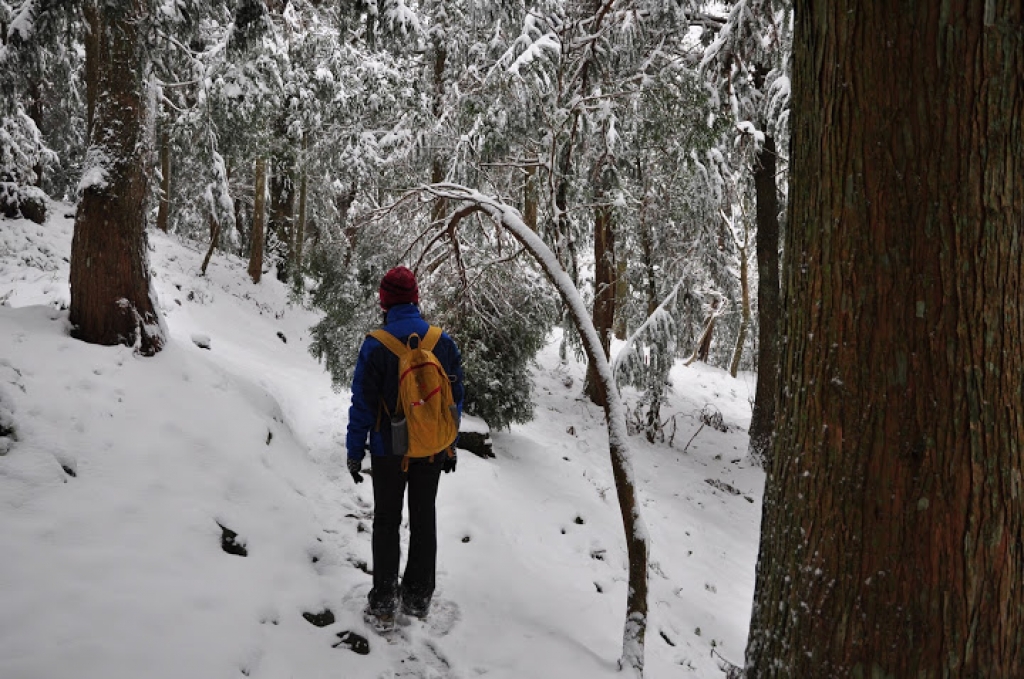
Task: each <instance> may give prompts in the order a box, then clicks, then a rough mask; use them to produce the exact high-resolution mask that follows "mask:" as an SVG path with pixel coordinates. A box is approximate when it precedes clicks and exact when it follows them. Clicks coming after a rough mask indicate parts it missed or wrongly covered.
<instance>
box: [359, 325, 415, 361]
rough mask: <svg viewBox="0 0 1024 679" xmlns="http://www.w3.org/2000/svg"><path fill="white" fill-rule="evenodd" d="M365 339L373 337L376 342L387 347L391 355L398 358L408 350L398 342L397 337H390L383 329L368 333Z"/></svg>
mask: <svg viewBox="0 0 1024 679" xmlns="http://www.w3.org/2000/svg"><path fill="white" fill-rule="evenodd" d="M367 337H373V338H374V339H376V340H377V341H378V342H380V343H381V344H383V345H384V346H385V347H387V348H388V350H389V351H391V353H393V354H394V355H395V356H398V357H399V358H401V357H402V356H404V355H405V354H406V353H407V352H408V351H409V348H408V347H407V346H405V345H404V344H402V343H401V342H399V341H398V338H397V337H395V336H394V335H392V334H391V333H390V332H388V331H387V330H384V329H383V328H378V329H377V330H374V331H373V332H371V333H368V334H367Z"/></svg>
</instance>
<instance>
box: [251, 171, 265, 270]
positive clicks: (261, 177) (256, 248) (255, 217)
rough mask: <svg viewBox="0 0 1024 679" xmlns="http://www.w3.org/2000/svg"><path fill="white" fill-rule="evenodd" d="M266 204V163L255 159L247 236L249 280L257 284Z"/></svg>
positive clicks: (261, 255) (260, 267)
mask: <svg viewBox="0 0 1024 679" xmlns="http://www.w3.org/2000/svg"><path fill="white" fill-rule="evenodd" d="M266 202H267V161H266V159H264V158H257V159H256V191H255V198H254V200H253V208H252V233H251V234H250V235H249V278H251V279H252V282H253V283H259V282H260V279H262V278H263V241H264V239H265V226H264V219H265V218H266V217H265V215H266Z"/></svg>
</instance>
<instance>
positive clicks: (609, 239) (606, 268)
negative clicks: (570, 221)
mask: <svg viewBox="0 0 1024 679" xmlns="http://www.w3.org/2000/svg"><path fill="white" fill-rule="evenodd" d="M602 197H603V196H602ZM593 322H594V329H595V330H597V335H598V337H600V338H601V349H602V350H603V351H604V356H605V358H606V359H607V357H608V355H609V353H610V351H611V336H612V326H613V324H614V323H615V225H614V220H613V218H612V209H611V207H609V206H606V205H601V206H598V207H597V209H596V210H595V213H594V320H593ZM586 392H587V397H588V398H590V400H591V401H592V402H593V403H594V404H595V405H599V406H603V405H604V403H605V400H606V398H607V395H606V394H605V390H604V384H603V382H602V381H601V379H600V376H599V375H598V374H597V372H596V366H595V365H594V364H593V363H589V364H588V366H587V382H586Z"/></svg>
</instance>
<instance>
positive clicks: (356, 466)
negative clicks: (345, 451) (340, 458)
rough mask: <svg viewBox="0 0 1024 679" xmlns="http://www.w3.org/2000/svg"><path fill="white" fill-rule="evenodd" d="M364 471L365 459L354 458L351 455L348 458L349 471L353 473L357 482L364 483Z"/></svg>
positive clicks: (353, 477)
mask: <svg viewBox="0 0 1024 679" xmlns="http://www.w3.org/2000/svg"><path fill="white" fill-rule="evenodd" d="M362 471H363V461H362V460H356V459H353V458H351V457H350V458H348V473H349V474H351V475H352V480H353V481H355V482H356V483H362V482H363V475H362V473H361V472H362Z"/></svg>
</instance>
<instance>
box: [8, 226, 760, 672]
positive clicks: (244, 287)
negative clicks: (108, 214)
mask: <svg viewBox="0 0 1024 679" xmlns="http://www.w3.org/2000/svg"><path fill="white" fill-rule="evenodd" d="M62 210H64V211H69V208H66V207H58V209H57V210H55V212H56V213H57V214H58V215H59V214H60V213H61V211H62ZM0 227H2V228H0V299H2V300H4V305H3V306H0V338H2V339H0V408H5V409H6V412H8V413H9V415H10V417H11V418H12V420H13V423H14V426H15V428H16V430H17V440H15V441H14V442H13V446H12V447H11V450H10V452H9V453H8V454H7V455H6V456H0V509H2V511H3V513H4V515H5V522H6V524H7V526H8V529H7V530H5V531H4V534H3V535H2V536H0V551H2V552H3V553H4V554H5V555H8V556H7V557H5V559H4V560H3V561H2V562H0V582H2V583H5V584H4V590H5V594H7V593H16V595H12V596H11V597H9V600H10V602H11V603H10V605H9V606H6V607H5V608H4V610H3V611H0V675H2V676H4V677H12V678H15V679H34V678H37V677H38V678H42V677H59V676H67V674H68V671H69V668H72V667H74V668H75V676H76V679H85V678H89V677H96V678H99V677H104V678H105V679H106V678H109V677H114V678H118V677H133V676H149V677H168V678H170V677H179V676H183V675H188V676H195V677H229V676H249V677H272V678H276V677H291V676H303V677H337V676H345V677H355V678H357V679H361V678H364V677H365V678H366V679H377V678H378V677H423V678H425V679H426V678H431V679H440V678H448V677H453V678H454V677H460V678H462V677H482V676H486V677H489V678H494V679H520V678H523V677H530V678H531V679H532V678H536V679H545V678H548V677H551V678H552V679H553V678H555V677H580V678H582V677H588V678H589V677H615V676H619V675H618V673H617V671H616V668H615V661H616V659H617V657H618V653H619V650H620V644H621V638H620V634H621V621H622V610H623V606H624V604H625V587H626V572H627V569H626V565H627V564H626V555H625V545H624V540H623V536H622V535H621V531H622V528H621V520H620V517H619V515H618V508H617V505H616V498H615V491H614V484H613V481H612V477H611V465H610V461H609V458H608V450H607V434H606V433H605V429H604V426H603V421H602V415H601V412H600V410H599V409H597V408H596V407H594V406H592V405H591V404H589V402H586V401H584V400H581V398H580V392H581V386H582V382H583V378H584V366H582V365H580V364H578V363H577V362H575V361H572V360H570V361H569V362H568V363H562V362H561V361H560V360H559V358H558V344H559V338H558V336H557V335H555V336H552V337H551V338H550V339H549V342H548V344H547V346H546V347H545V348H544V349H543V350H542V351H541V353H540V355H539V356H538V357H537V365H536V368H535V370H534V373H533V378H534V387H535V388H534V398H535V404H536V412H535V415H536V416H535V419H534V420H533V421H532V422H530V423H528V424H525V425H516V426H513V427H512V428H511V430H510V431H501V432H495V433H494V434H493V445H494V452H495V454H496V458H495V459H486V460H485V459H481V458H477V457H475V456H474V455H472V454H470V453H468V452H465V451H463V452H462V453H461V454H460V460H459V466H458V471H457V472H456V473H455V474H451V475H445V476H444V477H443V478H442V483H441V488H440V492H439V496H438V525H439V564H438V591H437V595H436V600H435V607H434V610H433V611H432V615H434V616H435V619H434V620H433V621H428V622H427V623H425V624H423V623H414V624H413V625H412V626H411V627H410V628H409V629H408V630H406V633H405V636H404V637H403V638H402V639H401V640H400V641H399V642H398V643H394V644H388V643H387V642H386V641H385V640H383V639H381V638H380V637H378V636H376V635H375V634H374V633H373V632H371V631H370V630H369V629H368V628H367V627H366V625H365V624H364V623H363V621H362V618H361V609H362V602H363V600H364V599H365V594H366V591H367V590H368V588H369V583H370V578H369V575H368V573H369V571H370V568H371V567H372V558H371V551H370V526H371V525H372V510H373V508H372V489H371V484H370V483H363V484H360V485H358V486H357V485H355V484H354V483H353V482H352V480H351V478H350V477H349V475H348V473H347V472H346V470H345V453H344V433H345V427H346V420H347V408H348V395H347V392H344V391H342V392H341V393H334V392H333V391H332V389H331V384H330V378H329V376H328V375H327V374H326V373H325V372H324V370H323V368H322V366H320V365H319V364H317V362H316V361H315V360H314V359H312V358H311V357H310V356H309V353H308V329H309V327H310V326H311V325H312V324H313V323H314V322H315V320H316V314H315V313H314V312H312V311H308V310H305V309H303V308H301V307H299V306H296V305H294V304H290V303H289V299H288V291H287V289H286V288H285V287H284V286H283V285H281V284H279V283H278V282H277V281H276V280H274V279H273V278H272V276H268V277H266V278H265V279H264V281H263V283H261V284H260V285H259V286H254V285H253V284H252V283H251V282H250V281H249V280H248V279H247V278H246V276H245V267H244V264H243V263H242V262H240V261H238V260H236V259H234V258H231V257H222V256H221V255H217V256H215V257H214V258H213V260H212V262H211V265H210V268H209V271H208V275H207V276H206V277H201V276H199V275H198V271H199V266H200V263H201V260H202V254H203V253H202V252H201V249H200V248H198V247H196V246H193V245H191V244H188V243H183V242H181V241H179V240H178V239H176V238H173V237H167V236H163V235H160V234H154V235H153V237H152V240H151V253H150V257H151V261H152V268H153V272H154V282H155V287H156V290H157V294H158V297H159V301H160V305H161V307H162V308H163V310H164V312H165V315H166V322H167V325H168V328H169V330H170V336H171V339H172V341H171V344H170V346H169V347H168V348H167V349H166V350H165V351H164V352H161V354H159V355H158V356H156V357H154V358H150V359H143V358H139V357H137V356H133V355H132V352H131V350H130V349H127V348H124V347H115V348H100V347H93V346H89V345H84V344H82V343H79V342H76V341H74V340H71V339H70V338H69V337H67V335H66V327H65V325H64V323H65V321H64V320H63V319H65V318H66V312H64V311H62V310H61V307H62V306H63V305H66V303H67V300H68V290H67V282H66V281H67V262H66V260H65V258H66V256H67V253H68V250H69V246H70V238H71V220H70V219H68V218H66V217H65V218H62V217H60V216H57V217H55V218H53V219H51V221H50V222H49V223H47V224H46V225H45V226H43V227H39V226H36V225H34V224H31V223H29V222H25V221H3V222H0ZM199 345H206V346H207V347H209V348H208V349H204V348H200V346H199ZM672 381H673V384H674V386H675V391H674V393H673V394H672V396H671V400H670V403H669V404H668V405H667V407H666V408H665V409H664V411H663V412H665V413H666V414H667V415H672V414H674V415H675V416H676V427H677V430H676V433H675V438H674V441H673V444H672V445H671V446H670V445H668V443H667V442H665V443H657V444H653V445H652V444H648V443H647V442H646V441H645V440H644V439H643V437H642V436H634V437H632V438H631V440H630V443H631V445H632V446H634V447H635V449H636V455H635V458H636V464H637V470H636V471H637V477H638V480H639V483H640V487H641V499H642V503H643V511H644V512H645V518H646V520H647V522H648V525H649V527H650V530H651V533H652V553H651V595H650V606H651V619H650V624H649V629H648V635H647V636H648V642H647V669H648V675H649V676H651V677H675V676H693V677H714V676H720V675H721V672H720V670H719V668H718V661H717V659H716V658H715V657H714V656H713V653H712V652H715V653H718V654H721V655H723V656H724V657H727V658H729V659H731V660H733V661H734V662H738V661H740V660H741V658H742V650H743V646H744V643H745V639H746V628H747V624H748V621H749V612H750V601H751V597H752V593H753V568H754V562H755V559H756V550H757V528H758V521H759V516H760V501H761V486H762V484H763V474H762V473H761V472H760V471H758V470H756V469H753V468H751V467H750V466H749V465H748V464H747V463H746V462H745V460H744V459H743V458H744V453H745V446H746V432H745V427H746V423H747V421H748V419H749V404H748V401H747V399H748V396H749V394H750V393H751V391H752V377H751V376H741V379H739V380H734V379H731V378H729V377H728V375H727V374H726V373H724V372H723V371H720V370H717V369H713V368H708V367H706V366H700V365H694V366H691V367H689V368H683V367H682V366H681V365H678V364H677V367H676V368H675V370H674V371H673V373H672ZM624 396H625V397H626V399H627V401H629V402H631V403H632V402H635V397H636V394H635V393H632V392H631V390H629V389H626V390H624ZM708 404H710V405H712V406H714V409H715V410H717V411H719V412H720V413H721V415H722V419H723V422H724V424H725V427H723V429H724V431H720V430H717V429H714V428H713V427H711V426H707V425H704V424H702V423H701V421H700V419H699V417H698V415H699V413H700V412H701V410H702V409H704V408H705V406H707V405H708ZM695 434H696V436H695ZM691 438H692V441H691ZM688 441H689V442H690V443H689V448H688V449H687V450H686V451H683V447H684V446H686V445H687V442H688ZM72 473H74V476H71V474H72ZM228 531H230V532H231V533H232V534H234V535H235V537H234V538H230V539H229V538H228V536H229V533H228ZM403 539H405V538H403ZM234 543H237V545H238V546H240V547H241V548H243V549H242V550H241V551H245V552H246V556H245V557H244V558H239V556H240V555H239V554H236V553H233V552H228V553H225V552H227V551H228V548H229V547H230V545H231V544H234ZM403 547H404V545H403ZM321 625H322V626H321ZM346 635H347V636H346ZM352 635H358V636H359V637H362V638H364V639H365V640H366V642H367V644H368V646H369V653H368V654H366V655H362V654H361V653H360V652H358V651H357V652H352V650H356V649H354V648H353V649H352V650H349V649H350V648H351V644H352V643H353V642H352V639H353V636H352ZM356 646H358V644H356Z"/></svg>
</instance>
